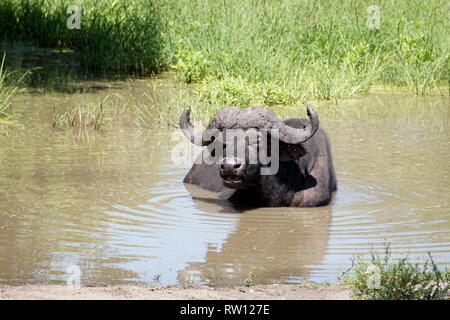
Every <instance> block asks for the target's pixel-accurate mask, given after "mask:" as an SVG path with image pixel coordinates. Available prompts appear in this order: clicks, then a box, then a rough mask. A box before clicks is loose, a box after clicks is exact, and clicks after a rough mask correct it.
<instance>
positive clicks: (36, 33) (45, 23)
mask: <svg viewBox="0 0 450 320" xmlns="http://www.w3.org/2000/svg"><path fill="white" fill-rule="evenodd" d="M69 5H78V6H79V7H80V8H81V28H80V29H72V30H69V29H68V28H67V20H68V18H69V16H70V15H69V14H67V8H68V6H69ZM0 30H2V34H1V35H0V37H3V38H4V39H6V40H20V39H22V40H31V41H33V42H34V43H35V44H36V45H37V46H40V47H47V48H56V49H59V50H60V51H61V52H64V51H67V50H69V51H74V52H75V53H77V55H78V56H79V59H80V62H81V64H82V66H84V67H87V68H90V69H93V70H114V71H116V72H137V73H141V74H152V73H154V72H157V71H161V70H162V69H164V67H165V65H166V63H167V60H166V59H165V55H164V50H165V49H166V46H165V44H164V37H163V34H162V31H163V30H162V23H161V21H160V18H159V16H158V13H157V10H156V8H155V6H154V4H153V2H152V1H144V0H133V1H113V0H102V1H95V0H78V1H71V0H70V1H69V0H2V1H1V2H0Z"/></svg>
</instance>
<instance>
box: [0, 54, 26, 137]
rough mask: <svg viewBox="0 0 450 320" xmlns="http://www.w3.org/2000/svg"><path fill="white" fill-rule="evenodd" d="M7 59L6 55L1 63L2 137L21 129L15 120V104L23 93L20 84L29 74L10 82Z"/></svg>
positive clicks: (0, 114)
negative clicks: (6, 65)
mask: <svg viewBox="0 0 450 320" xmlns="http://www.w3.org/2000/svg"><path fill="white" fill-rule="evenodd" d="M5 58H6V54H3V56H2V59H1V62H0V135H5V134H7V133H8V132H9V129H10V128H13V127H16V128H18V127H21V125H20V124H19V123H18V122H17V120H16V119H15V118H16V112H15V110H14V107H13V102H14V99H15V98H16V96H17V95H18V94H19V92H21V91H22V90H21V89H20V88H19V83H20V82H21V80H22V79H23V78H24V77H25V76H26V75H27V74H28V73H25V74H23V75H21V76H20V77H19V78H18V79H16V80H10V78H11V75H12V73H11V72H9V71H7V70H6V69H5Z"/></svg>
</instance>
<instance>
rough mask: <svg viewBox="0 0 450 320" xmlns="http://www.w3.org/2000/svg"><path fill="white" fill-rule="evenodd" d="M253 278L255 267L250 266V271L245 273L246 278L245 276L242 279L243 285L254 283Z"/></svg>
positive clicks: (249, 285) (254, 277)
mask: <svg viewBox="0 0 450 320" xmlns="http://www.w3.org/2000/svg"><path fill="white" fill-rule="evenodd" d="M255 280H256V267H254V266H253V267H251V269H250V272H249V273H248V275H247V278H245V280H244V286H246V287H247V288H248V287H252V286H254V285H255Z"/></svg>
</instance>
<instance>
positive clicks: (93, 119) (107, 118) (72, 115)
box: [53, 96, 112, 131]
mask: <svg viewBox="0 0 450 320" xmlns="http://www.w3.org/2000/svg"><path fill="white" fill-rule="evenodd" d="M108 99H109V96H106V97H105V98H104V99H103V100H102V101H101V102H100V103H98V104H88V105H83V106H77V107H75V108H73V109H71V110H69V111H67V112H64V113H62V114H56V113H55V114H54V116H53V127H73V128H78V129H80V130H88V129H90V130H92V131H98V130H100V129H102V128H104V127H106V126H107V125H109V124H110V123H111V120H112V117H111V110H107V109H106V108H105V105H106V103H107V101H108Z"/></svg>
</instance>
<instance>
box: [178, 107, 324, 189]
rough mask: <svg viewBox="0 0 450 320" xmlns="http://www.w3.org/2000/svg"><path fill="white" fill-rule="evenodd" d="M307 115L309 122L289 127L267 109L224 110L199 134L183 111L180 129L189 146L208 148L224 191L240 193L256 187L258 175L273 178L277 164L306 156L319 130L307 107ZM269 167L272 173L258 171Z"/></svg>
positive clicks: (316, 118)
mask: <svg viewBox="0 0 450 320" xmlns="http://www.w3.org/2000/svg"><path fill="white" fill-rule="evenodd" d="M307 114H308V117H309V121H308V120H306V119H305V120H304V121H303V122H301V125H297V127H292V126H289V125H288V124H287V123H286V122H284V121H282V120H280V119H278V117H277V116H276V115H275V114H274V113H273V112H271V111H269V110H267V109H263V108H260V107H251V108H248V109H239V108H236V107H227V108H224V109H221V110H219V111H218V112H217V113H216V115H215V116H214V118H213V119H212V120H211V121H210V123H209V125H208V127H207V129H206V130H203V131H199V130H195V129H194V127H193V126H192V124H191V122H190V112H189V110H185V111H184V112H183V114H182V115H181V118H180V128H181V130H182V131H183V133H184V135H185V136H186V137H187V138H188V139H189V140H190V141H191V142H192V143H194V144H196V145H199V146H208V150H209V155H210V156H211V157H212V158H214V159H215V163H216V164H217V165H218V170H219V173H220V176H221V178H222V179H223V183H224V185H225V186H226V187H228V188H233V189H242V188H246V187H249V186H254V185H257V184H258V183H259V178H260V175H261V174H276V173H277V172H276V171H277V170H278V161H292V160H296V159H297V158H298V157H300V156H302V155H304V154H305V151H304V149H303V147H302V144H303V143H304V142H305V141H307V140H308V139H310V138H311V137H312V136H313V135H314V134H315V133H316V131H317V129H318V128H319V118H318V116H317V113H316V112H315V111H314V110H313V109H312V108H311V107H309V106H308V107H307ZM274 161H276V163H274ZM268 167H270V168H275V171H274V170H268V171H266V173H263V171H262V170H261V169H262V168H268ZM267 172H269V173H267Z"/></svg>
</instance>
